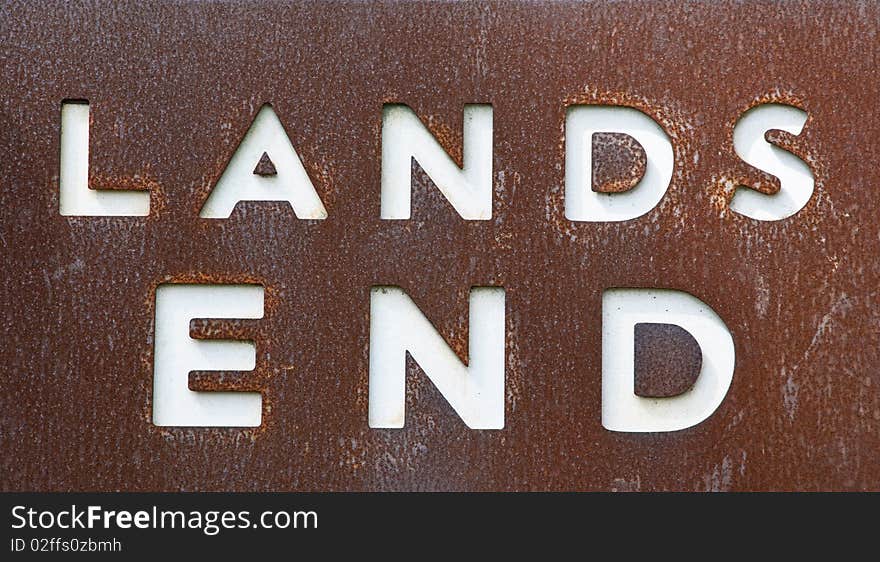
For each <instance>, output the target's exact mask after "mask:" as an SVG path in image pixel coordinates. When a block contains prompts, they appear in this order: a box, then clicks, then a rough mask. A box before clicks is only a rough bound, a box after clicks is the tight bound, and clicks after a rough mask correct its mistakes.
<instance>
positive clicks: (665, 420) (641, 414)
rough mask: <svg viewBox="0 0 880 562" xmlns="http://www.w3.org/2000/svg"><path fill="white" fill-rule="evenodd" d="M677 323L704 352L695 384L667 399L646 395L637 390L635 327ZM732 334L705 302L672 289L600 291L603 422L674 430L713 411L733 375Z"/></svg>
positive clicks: (631, 429)
mask: <svg viewBox="0 0 880 562" xmlns="http://www.w3.org/2000/svg"><path fill="white" fill-rule="evenodd" d="M642 322H645V323H652V322H654V323H658V322H659V323H664V324H675V325H678V326H681V327H682V328H684V329H685V330H687V331H688V332H689V333H690V334H691V335H692V336H693V337H694V339H695V340H696V341H697V343H698V344H699V346H700V349H701V350H702V352H703V364H702V369H701V370H700V375H699V377H698V378H697V381H696V382H695V383H694V386H693V387H692V388H691V389H690V390H689V391H687V392H685V393H684V394H681V395H678V396H672V397H669V398H643V397H641V396H636V394H635V391H634V380H633V376H634V372H633V369H634V365H633V356H634V353H635V350H634V346H633V337H634V326H635V325H636V324H638V323H642ZM734 359H735V355H734V348H733V338H732V337H731V335H730V331H728V329H727V326H725V324H724V322H723V321H722V320H721V318H719V317H718V315H717V314H715V312H714V311H713V310H712V309H711V308H709V306H708V305H707V304H706V303H704V302H703V301H701V300H699V299H697V298H696V297H694V296H691V295H689V294H687V293H684V292H681V291H673V290H669V289H608V290H606V291H605V292H604V293H603V294H602V425H603V426H604V427H605V428H606V429H609V430H611V431H629V432H654V431H676V430H679V429H684V428H686V427H691V426H694V425H697V424H698V423H700V422H701V421H703V420H705V419H706V418H708V417H709V416H710V415H711V414H712V412H714V411H715V410H716V409H717V408H718V406H719V405H720V404H721V401H722V400H724V397H725V395H727V390H728V388H730V383H731V381H732V380H733V367H734Z"/></svg>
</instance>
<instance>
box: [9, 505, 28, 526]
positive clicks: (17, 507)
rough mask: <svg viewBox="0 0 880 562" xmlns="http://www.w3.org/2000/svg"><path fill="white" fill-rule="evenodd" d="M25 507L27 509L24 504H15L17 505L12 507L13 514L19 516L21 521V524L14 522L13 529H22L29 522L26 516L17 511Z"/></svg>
mask: <svg viewBox="0 0 880 562" xmlns="http://www.w3.org/2000/svg"><path fill="white" fill-rule="evenodd" d="M24 509H25V507H24V506H23V505H17V506H15V507H13V508H12V516H13V517H16V518H18V520H19V521H21V524H15V523H14V524H13V525H12V528H13V529H21V528H23V527H24V526H25V524H26V523H27V520H26V519H25V518H24V517H22V516H21V514H19V513H16V511H23V510H24Z"/></svg>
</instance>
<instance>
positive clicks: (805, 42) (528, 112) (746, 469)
mask: <svg viewBox="0 0 880 562" xmlns="http://www.w3.org/2000/svg"><path fill="white" fill-rule="evenodd" d="M878 30H880V7H878V5H877V4H875V3H870V2H784V3H777V2H770V1H767V2H758V1H753V2H745V3H740V2H702V3H694V2H684V1H674V2H652V3H650V4H648V5H645V4H643V3H641V2H613V3H611V2H609V3H604V2H595V3H593V2H590V3H570V4H569V3H556V2H544V3H537V4H536V3H526V2H512V1H505V2H497V3H476V2H474V3H457V4H439V3H423V2H418V3H398V2H391V1H379V2H370V3H360V2H333V3H330V2H328V3H303V4H301V5H296V4H294V5H277V4H275V3H270V2H263V3H260V2H226V3H219V4H217V3H211V4H201V3H193V4H184V3H170V2H169V3H157V4H153V3H143V2H112V3H111V2H107V3H104V4H97V5H92V4H89V5H87V6H80V5H77V6H68V5H67V4H66V3H63V2H49V1H27V2H24V1H23V2H5V3H4V4H3V5H2V7H0V88H2V94H3V95H2V97H0V182H2V183H0V213H2V224H0V248H2V256H0V260H2V268H3V269H2V271H3V278H2V279H3V285H2V293H0V299H2V313H3V319H4V322H3V324H2V351H0V353H2V356H0V360H2V364H3V375H2V377H3V378H2V381H3V382H2V385H3V386H2V393H0V423H2V428H0V451H2V454H0V466H2V473H0V488H2V489H3V490H538V489H542V490H543V489H546V490H582V489H583V490H593V489H600V490H667V489H674V490H770V489H773V490H775V489H803V490H816V489H878V488H880V432H878V429H880V373H878V370H880V296H878V281H880V265H878V263H880V220H878V216H880V198H878V197H877V189H878V187H880V152H878V151H877V150H876V147H877V145H878V142H880V115H878V107H880V75H878V71H877V69H878V53H880V43H878V37H877V33H878ZM65 99H85V100H88V101H89V102H90V104H91V116H92V127H91V144H90V150H91V169H90V173H91V182H92V185H93V186H94V187H107V188H109V187H122V188H128V189H131V188H137V187H143V188H149V189H150V190H151V212H150V216H149V217H146V218H90V217H62V216H61V215H60V214H59V212H58V173H59V162H58V159H59V158H58V156H59V134H60V131H59V128H60V106H61V102H62V100H65ZM774 100H775V101H781V102H785V103H790V104H794V105H797V106H799V107H801V108H803V109H804V110H806V111H807V112H808V113H809V121H808V123H807V125H806V127H805V129H804V132H803V133H802V135H800V136H799V137H797V138H795V139H791V138H789V139H786V138H785V135H775V136H774V135H770V136H771V137H773V138H774V139H775V141H776V142H780V143H789V145H790V146H793V148H792V150H794V151H795V152H797V153H799V154H801V155H803V157H804V158H805V159H806V161H807V162H808V163H809V165H810V167H811V168H812V170H813V172H814V174H815V176H816V182H817V184H816V190H815V193H814V196H813V198H812V199H811V201H810V202H809V204H808V205H807V206H806V208H804V209H803V210H802V211H801V212H799V213H798V214H796V215H795V216H793V217H791V218H789V219H787V220H782V221H779V222H759V221H754V220H751V219H748V218H746V217H743V216H740V215H737V214H735V213H732V212H730V211H729V210H728V209H727V201H728V200H729V198H730V196H731V195H732V191H733V189H734V187H735V186H736V185H737V183H742V182H744V183H747V184H749V185H752V186H755V187H759V188H761V189H764V190H767V191H772V189H773V178H772V177H770V176H767V175H766V174H761V173H759V172H757V171H756V170H754V169H752V168H750V167H749V166H747V165H746V164H744V163H742V162H741V161H739V160H738V159H737V158H736V156H735V155H734V152H733V147H732V128H733V124H734V122H735V120H736V119H737V117H738V116H739V115H740V114H741V113H742V112H743V111H744V110H745V109H746V108H748V107H750V106H753V105H755V104H758V103H761V102H764V101H774ZM598 102H603V103H620V104H626V105H631V106H634V107H638V108H640V109H642V110H644V111H645V112H647V113H649V114H650V115H651V116H653V117H654V118H655V119H656V120H657V121H658V122H659V123H661V124H662V126H663V127H664V129H665V130H666V131H667V133H668V134H669V135H670V137H671V138H672V140H673V144H674V147H675V171H674V175H673V180H672V185H671V186H670V188H669V191H668V192H667V194H666V196H665V197H664V199H663V201H662V202H661V203H660V204H659V205H658V206H657V207H656V208H655V209H654V210H652V211H651V212H650V213H648V214H647V215H644V216H642V217H640V218H638V219H635V220H632V221H628V222H621V223H606V224H597V223H573V222H571V221H568V220H566V219H565V216H564V213H563V179H564V178H563V174H564V160H563V140H564V137H563V120H564V116H565V108H566V106H567V105H568V104H571V103H598ZM264 103H271V104H272V106H273V108H274V109H275V111H276V112H277V114H278V116H279V117H280V119H281V120H282V122H283V123H284V125H285V127H286V128H287V130H288V133H289V135H290V137H291V140H292V142H293V144H294V146H295V147H296V149H297V151H298V153H299V154H300V156H301V158H302V160H303V161H304V163H305V165H306V168H307V170H308V171H309V173H310V175H311V177H312V179H313V182H314V184H315V187H316V189H317V191H318V193H319V195H320V196H321V198H322V200H323V202H324V205H325V206H326V208H327V211H328V213H329V217H328V218H327V219H326V220H322V221H311V220H297V219H296V218H295V216H294V214H293V211H292V210H291V209H290V208H289V207H288V206H286V204H284V205H279V204H273V203H256V204H240V205H239V207H238V208H237V209H236V212H235V213H234V214H233V216H232V218H231V219H229V220H206V219H199V218H198V211H199V209H200V207H201V205H202V203H203V201H204V200H205V198H206V196H207V194H208V191H209V189H210V186H211V185H212V182H214V181H216V179H217V178H218V177H219V175H220V173H221V171H222V169H223V167H224V166H225V164H226V162H227V161H228V159H229V158H230V156H231V155H232V153H233V151H234V150H235V148H236V146H237V144H238V142H239V141H240V140H241V138H242V136H243V134H244V132H245V131H246V130H247V128H248V126H249V125H250V123H251V120H252V119H253V118H254V116H255V115H256V113H257V111H258V110H259V108H260V106H261V105H262V104H264ZM383 103H404V104H408V105H409V106H411V107H412V108H413V109H414V110H415V111H416V112H417V113H418V114H419V116H420V117H421V118H422V119H423V120H424V121H425V122H426V123H428V124H429V125H430V127H431V129H432V130H433V131H434V132H435V133H436V134H437V135H438V136H439V138H441V139H442V142H443V143H444V145H445V146H446V147H447V148H448V149H449V150H450V151H451V153H453V154H455V155H457V157H458V158H460V155H461V125H462V106H463V105H464V104H466V103H491V104H492V105H493V107H494V128H495V136H494V146H495V152H494V154H495V156H494V158H495V160H494V182H495V196H494V205H493V218H492V220H491V221H465V220H462V219H461V218H460V217H459V216H458V215H457V214H456V213H455V211H454V210H453V209H452V208H451V206H450V205H449V204H448V203H447V202H446V201H445V200H444V199H443V197H442V195H440V194H439V192H438V191H437V190H436V188H434V187H433V186H432V185H431V183H430V181H428V180H427V179H426V177H425V176H424V174H422V173H421V172H420V173H419V174H417V175H416V176H415V177H414V193H413V218H412V220H407V221H383V220H380V218H379V178H380V143H379V140H380V125H381V115H382V104H383ZM792 143H793V144H792ZM777 187H778V184H777ZM169 280H180V281H190V282H192V281H196V282H198V281H254V282H262V283H264V284H265V285H266V287H267V298H266V317H265V319H263V320H261V321H259V322H257V323H256V324H255V325H254V326H249V327H247V329H251V330H254V331H255V333H256V341H257V357H258V372H257V374H256V375H255V377H256V379H255V381H256V382H254V381H249V382H248V381H238V383H236V381H225V382H224V381H213V382H212V381H211V380H204V379H199V377H198V376H196V377H195V378H194V380H193V381H191V384H194V385H196V386H199V385H202V386H204V385H207V386H208V387H210V386H211V384H245V386H253V385H256V386H259V387H260V388H261V389H262V391H263V395H264V413H263V419H264V423H263V426H262V427H260V428H257V429H248V430H242V429H222V428H221V429H199V428H157V427H154V426H153V425H152V424H151V422H150V419H151V418H150V416H151V392H152V391H151V386H152V353H153V349H152V347H153V346H152V337H153V314H154V302H153V300H154V293H155V288H156V286H157V285H158V284H160V283H163V282H166V281H169ZM374 285H399V286H401V287H403V288H404V289H405V290H406V291H407V292H408V293H409V294H410V295H411V296H412V297H413V299H414V300H415V302H416V303H417V304H418V305H419V306H420V307H421V308H422V310H423V311H424V312H425V314H426V315H427V316H428V317H429V318H430V319H431V320H432V321H433V322H434V324H435V325H436V326H437V327H438V329H439V330H440V331H441V333H442V334H443V335H444V336H445V337H446V338H447V339H448V341H450V342H451V343H452V344H453V345H454V347H455V349H457V350H458V352H459V354H460V355H461V356H462V357H466V347H467V306H468V301H467V294H468V290H469V288H470V287H471V286H472V285H500V286H503V287H505V288H506V290H507V318H508V320H507V330H508V335H507V383H506V385H507V386H506V388H507V402H506V404H507V405H506V427H505V429H504V430H501V431H474V430H470V429H468V428H467V427H466V426H465V425H464V423H463V422H462V421H461V420H460V419H459V418H458V417H457V416H456V415H455V413H454V412H453V411H452V409H451V408H450V407H449V406H448V404H447V403H446V402H445V400H444V399H443V398H442V397H441V396H440V394H439V392H438V391H436V389H435V388H434V387H433V386H432V384H431V383H430V382H429V381H428V380H427V379H426V378H425V377H424V375H422V374H421V373H420V372H419V370H418V369H417V368H416V367H415V366H414V365H412V364H411V365H410V369H411V376H410V378H409V380H408V404H407V421H406V428H405V429H402V430H371V429H369V427H368V426H367V368H368V341H369V335H368V327H369V301H370V287H371V286H374ZM608 287H669V288H674V289H680V290H685V291H688V292H690V293H692V294H693V295H695V296H697V297H699V298H700V299H702V300H704V301H705V302H706V303H708V304H709V305H710V306H712V307H713V308H714V309H715V311H717V312H718V314H719V315H720V316H721V317H722V318H723V319H724V321H725V322H726V324H727V326H728V327H729V328H730V330H731V332H732V334H733V338H734V342H735V345H736V354H737V355H736V371H735V374H734V379H733V384H732V386H731V388H730V392H729V393H728V395H727V397H726V399H725V400H724V402H723V403H722V404H721V406H720V407H719V409H718V410H717V411H716V412H715V414H714V415H712V416H711V417H710V418H709V419H708V420H706V421H705V422H703V423H701V424H700V425H698V426H696V427H692V428H690V429H687V430H684V431H679V432H672V433H659V434H626V433H614V432H610V431H607V430H605V429H603V428H602V425H601V405H600V379H601V293H602V290H604V289H605V288H608ZM193 329H194V330H196V331H197V332H198V331H200V330H201V331H203V332H204V331H205V330H207V331H210V330H211V329H219V328H218V327H217V326H213V327H212V326H199V325H195V326H193ZM225 329H234V327H233V328H225ZM242 329H244V328H242Z"/></svg>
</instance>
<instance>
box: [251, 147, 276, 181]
mask: <svg viewBox="0 0 880 562" xmlns="http://www.w3.org/2000/svg"><path fill="white" fill-rule="evenodd" d="M254 173H255V174H256V175H258V176H274V175H277V174H278V171H277V170H276V169H275V164H273V163H272V159H271V158H269V155H268V154H266V153H265V152H264V153H263V155H262V156H260V161H259V162H257V166H256V167H255V168H254Z"/></svg>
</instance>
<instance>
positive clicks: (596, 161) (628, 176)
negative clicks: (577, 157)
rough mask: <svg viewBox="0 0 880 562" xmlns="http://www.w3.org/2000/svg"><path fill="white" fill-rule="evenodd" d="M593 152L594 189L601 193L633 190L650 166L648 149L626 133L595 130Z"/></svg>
mask: <svg viewBox="0 0 880 562" xmlns="http://www.w3.org/2000/svg"><path fill="white" fill-rule="evenodd" d="M592 153H593V154H592V166H593V174H592V182H593V184H592V189H593V191H595V192H597V193H622V192H624V191H629V190H630V189H632V188H633V187H635V186H636V184H637V183H639V180H641V179H642V177H643V176H644V175H645V169H646V168H647V166H648V157H647V155H646V154H645V149H644V148H642V145H641V144H639V141H637V140H636V139H634V138H632V137H631V136H629V135H627V134H625V133H593V148H592Z"/></svg>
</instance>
